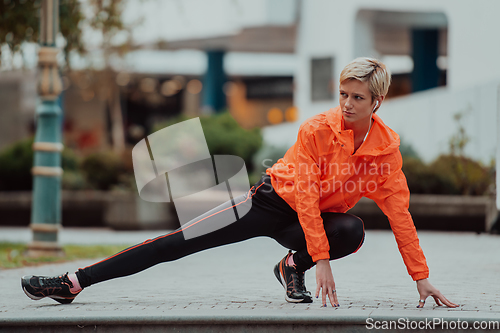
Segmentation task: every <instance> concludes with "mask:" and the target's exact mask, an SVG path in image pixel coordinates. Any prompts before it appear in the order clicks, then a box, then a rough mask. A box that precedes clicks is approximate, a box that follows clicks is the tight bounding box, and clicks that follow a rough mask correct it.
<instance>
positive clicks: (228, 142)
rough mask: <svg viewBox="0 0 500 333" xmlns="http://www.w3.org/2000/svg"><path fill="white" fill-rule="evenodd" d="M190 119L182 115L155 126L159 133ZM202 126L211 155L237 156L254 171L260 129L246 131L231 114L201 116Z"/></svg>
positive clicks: (260, 141) (260, 144)
mask: <svg viewBox="0 0 500 333" xmlns="http://www.w3.org/2000/svg"><path fill="white" fill-rule="evenodd" d="M188 119H190V117H187V116H184V115H181V116H177V117H175V118H173V119H171V120H168V121H165V122H162V123H159V124H157V125H156V126H154V128H153V131H155V132H156V131H158V130H160V129H162V128H165V127H167V126H170V125H173V124H176V123H178V122H181V121H184V120H188ZM200 122H201V126H202V128H203V132H204V134H205V139H206V140H207V145H208V150H209V151H210V154H211V155H236V156H239V157H241V158H242V159H243V160H244V161H245V165H246V167H247V170H248V171H249V172H251V171H252V170H253V163H252V157H253V155H254V154H255V153H256V152H257V151H258V150H259V148H260V147H261V146H262V135H261V132H260V129H258V128H254V129H252V130H245V129H244V128H242V127H241V126H240V125H239V124H238V123H237V122H236V120H234V118H233V116H232V115H231V114H230V113H229V112H227V111H226V112H222V113H218V114H214V115H210V116H200Z"/></svg>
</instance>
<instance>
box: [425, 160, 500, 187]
mask: <svg viewBox="0 0 500 333" xmlns="http://www.w3.org/2000/svg"><path fill="white" fill-rule="evenodd" d="M429 167H430V168H431V169H432V170H434V171H435V172H436V173H437V174H439V175H441V177H442V178H445V179H447V180H448V181H449V182H451V183H453V185H454V187H456V188H457V189H458V194H464V195H485V194H488V191H489V189H490V188H491V187H493V186H494V184H495V179H494V168H493V167H489V168H488V167H485V166H483V165H482V164H481V163H479V162H477V161H474V160H472V159H470V158H468V157H464V156H455V155H441V156H439V157H438V158H437V159H436V160H435V161H434V162H433V163H432V164H431V165H430V166H429Z"/></svg>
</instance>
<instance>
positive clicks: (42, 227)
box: [28, 0, 63, 256]
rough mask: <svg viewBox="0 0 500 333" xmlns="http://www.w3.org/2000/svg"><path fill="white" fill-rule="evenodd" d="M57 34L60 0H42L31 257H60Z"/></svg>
mask: <svg viewBox="0 0 500 333" xmlns="http://www.w3.org/2000/svg"><path fill="white" fill-rule="evenodd" d="M58 30H59V0H42V6H41V9H40V41H39V44H40V49H39V52H38V72H39V73H38V95H39V98H40V103H39V104H38V106H37V109H36V123H37V126H36V134H35V142H34V143H33V150H34V165H33V168H32V169H31V173H32V175H33V200H32V209H31V224H30V227H31V230H32V232H33V239H32V241H31V243H30V244H29V245H28V255H30V256H42V255H43V256H60V255H62V254H63V251H62V248H61V246H60V245H59V243H58V239H57V236H58V231H59V228H60V226H61V176H62V172H63V170H62V168H61V151H62V149H63V145H62V144H61V108H60V107H59V105H58V103H57V99H58V97H59V94H60V93H61V90H62V83H61V78H60V76H59V71H58V67H57V53H58V51H59V50H58V49H57V48H56V36H57V32H58Z"/></svg>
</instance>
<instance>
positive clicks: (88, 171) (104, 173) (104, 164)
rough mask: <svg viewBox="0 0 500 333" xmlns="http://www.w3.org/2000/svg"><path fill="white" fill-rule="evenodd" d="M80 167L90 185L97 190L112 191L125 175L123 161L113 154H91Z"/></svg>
mask: <svg viewBox="0 0 500 333" xmlns="http://www.w3.org/2000/svg"><path fill="white" fill-rule="evenodd" d="M80 167H81V171H82V173H83V175H84V176H85V179H86V181H87V182H88V184H89V185H90V186H91V187H92V188H94V189H97V190H110V189H111V188H112V187H113V186H115V185H117V184H119V182H120V179H121V177H122V175H123V173H124V166H123V162H122V159H121V158H120V157H119V156H117V155H115V154H114V153H112V152H98V153H93V154H90V155H88V156H87V157H85V158H84V159H83V161H82V163H81V166H80Z"/></svg>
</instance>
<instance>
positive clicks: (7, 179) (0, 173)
mask: <svg viewBox="0 0 500 333" xmlns="http://www.w3.org/2000/svg"><path fill="white" fill-rule="evenodd" d="M32 145H33V138H29V139H25V140H22V141H19V142H16V143H15V144H13V145H11V146H9V147H7V148H5V149H4V150H3V151H1V152H0V190H1V191H30V190H31V188H32V183H33V179H32V176H31V168H32V166H33V148H32Z"/></svg>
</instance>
